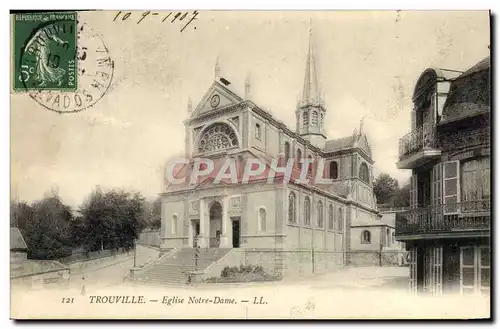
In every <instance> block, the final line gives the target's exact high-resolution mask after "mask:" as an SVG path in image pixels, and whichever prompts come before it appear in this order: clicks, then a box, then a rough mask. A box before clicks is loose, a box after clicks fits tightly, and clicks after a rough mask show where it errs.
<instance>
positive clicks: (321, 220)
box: [318, 201, 323, 228]
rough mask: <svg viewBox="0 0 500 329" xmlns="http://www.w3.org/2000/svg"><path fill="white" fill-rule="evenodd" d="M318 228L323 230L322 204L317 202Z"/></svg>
mask: <svg viewBox="0 0 500 329" xmlns="http://www.w3.org/2000/svg"><path fill="white" fill-rule="evenodd" d="M318 227H319V228H323V202H321V201H319V202H318Z"/></svg>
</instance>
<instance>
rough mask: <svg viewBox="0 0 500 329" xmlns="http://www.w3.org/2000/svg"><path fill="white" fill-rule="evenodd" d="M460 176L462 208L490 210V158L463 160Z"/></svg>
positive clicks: (464, 209)
mask: <svg viewBox="0 0 500 329" xmlns="http://www.w3.org/2000/svg"><path fill="white" fill-rule="evenodd" d="M460 178H461V202H462V204H463V205H462V210H463V211H477V210H489V209H490V207H489V205H490V196H491V191H490V159H489V158H480V159H474V160H470V161H466V162H463V163H462V164H461V173H460Z"/></svg>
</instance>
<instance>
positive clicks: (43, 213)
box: [18, 194, 73, 259]
mask: <svg viewBox="0 0 500 329" xmlns="http://www.w3.org/2000/svg"><path fill="white" fill-rule="evenodd" d="M21 207H22V209H23V213H25V214H26V215H28V214H29V218H28V220H26V219H22V220H23V221H24V223H23V222H22V221H21V218H18V225H19V226H20V230H21V233H23V235H24V238H25V241H26V244H27V246H28V258H33V259H56V258H61V257H65V256H68V255H70V254H71V250H72V243H71V228H70V223H71V220H72V218H73V215H72V212H71V208H70V207H69V206H68V205H66V204H64V203H63V202H62V201H61V199H60V198H59V197H58V196H57V195H56V194H52V195H51V196H49V195H46V196H45V197H44V198H43V199H42V200H39V201H35V202H34V203H33V204H32V206H31V212H29V209H28V208H27V207H26V205H22V206H21ZM23 226H24V227H23Z"/></svg>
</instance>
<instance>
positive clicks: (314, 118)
mask: <svg viewBox="0 0 500 329" xmlns="http://www.w3.org/2000/svg"><path fill="white" fill-rule="evenodd" d="M317 125H318V112H316V111H313V113H312V115H311V126H317Z"/></svg>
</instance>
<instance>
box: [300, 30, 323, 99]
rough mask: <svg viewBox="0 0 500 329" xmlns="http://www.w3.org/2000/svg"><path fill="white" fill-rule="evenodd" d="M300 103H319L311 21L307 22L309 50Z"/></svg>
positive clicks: (319, 93)
mask: <svg viewBox="0 0 500 329" xmlns="http://www.w3.org/2000/svg"><path fill="white" fill-rule="evenodd" d="M300 103H301V106H306V105H319V104H320V103H321V91H320V86H319V82H318V75H317V73H316V59H315V54H314V42H313V34H312V24H311V21H310V22H309V49H308V51H307V61H306V72H305V76H304V86H303V88H302V97H301V101H300Z"/></svg>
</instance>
